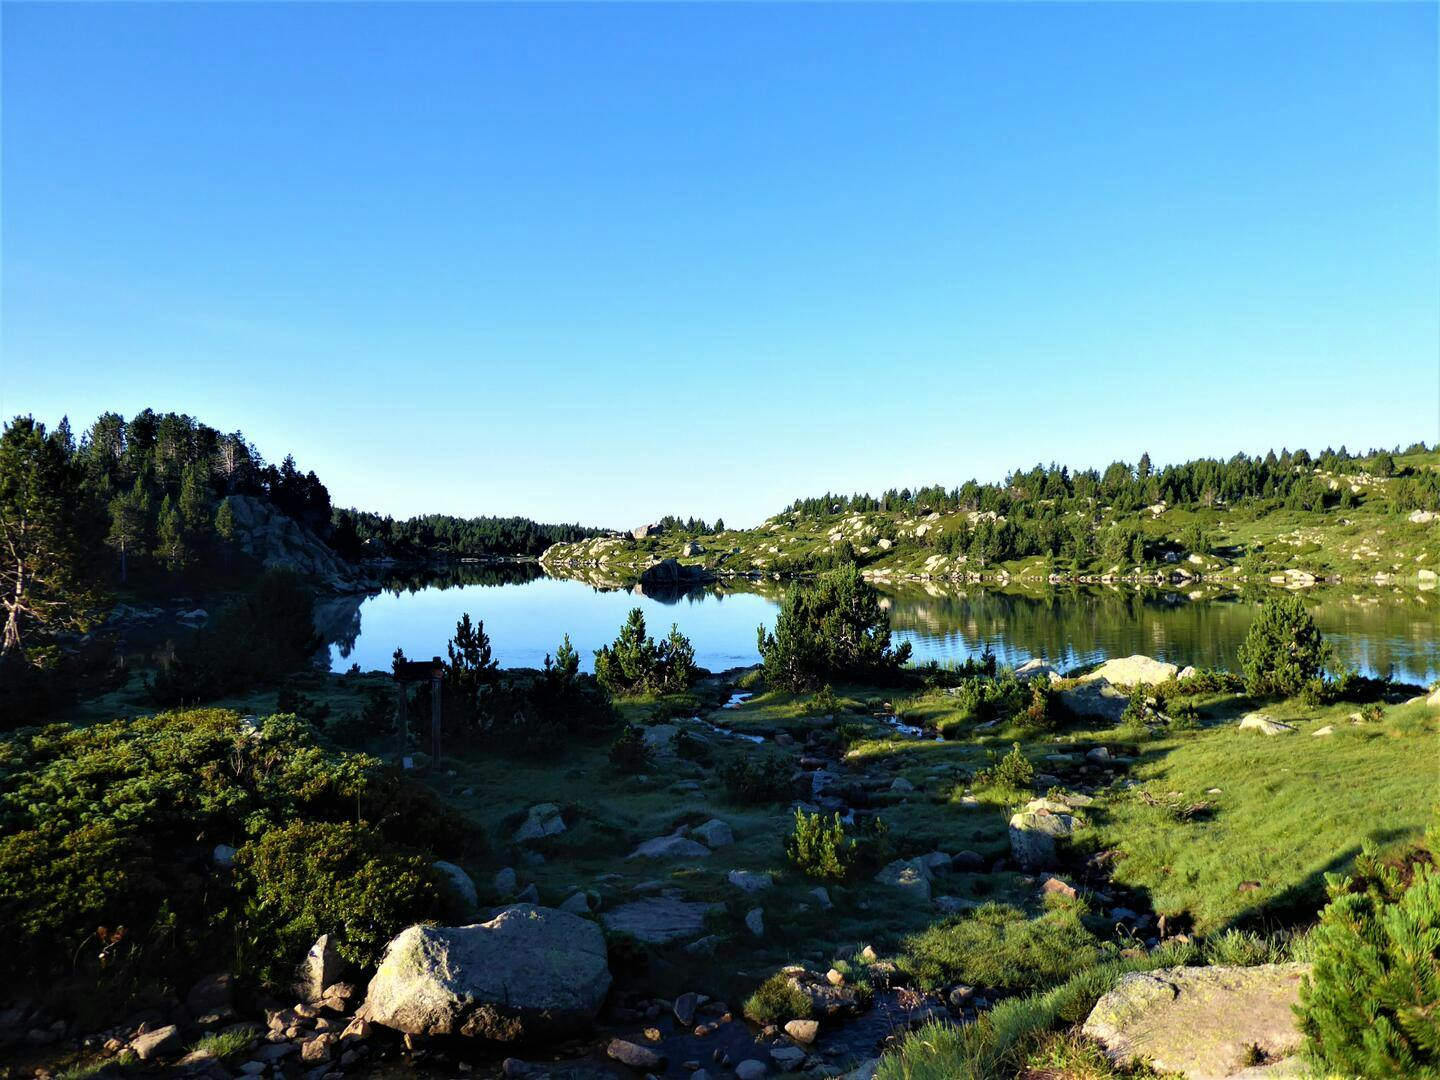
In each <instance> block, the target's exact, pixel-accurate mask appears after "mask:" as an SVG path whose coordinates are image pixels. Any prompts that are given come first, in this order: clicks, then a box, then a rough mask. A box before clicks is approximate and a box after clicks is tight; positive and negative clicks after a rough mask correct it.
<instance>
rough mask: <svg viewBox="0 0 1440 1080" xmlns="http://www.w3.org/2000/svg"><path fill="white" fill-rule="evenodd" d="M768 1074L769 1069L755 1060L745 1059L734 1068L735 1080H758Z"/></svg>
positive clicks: (761, 1062)
mask: <svg viewBox="0 0 1440 1080" xmlns="http://www.w3.org/2000/svg"><path fill="white" fill-rule="evenodd" d="M769 1073H770V1067H769V1066H768V1065H766V1064H765V1063H764V1062H763V1061H760V1060H758V1059H757V1058H746V1059H745V1060H744V1061H742V1062H739V1063H738V1064H737V1065H736V1066H735V1080H760V1078H761V1077H763V1076H768V1075H769Z"/></svg>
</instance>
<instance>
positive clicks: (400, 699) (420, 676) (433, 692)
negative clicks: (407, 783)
mask: <svg viewBox="0 0 1440 1080" xmlns="http://www.w3.org/2000/svg"><path fill="white" fill-rule="evenodd" d="M394 670H395V702H396V713H397V714H398V721H399V728H400V752H399V754H398V755H397V757H396V764H398V765H399V766H400V767H401V768H404V766H405V749H406V746H407V744H408V741H409V740H408V735H409V723H408V718H407V717H406V715H405V684H406V683H423V682H424V681H425V680H426V679H429V680H430V760H431V766H430V767H431V768H432V769H439V768H440V720H441V716H440V701H441V697H442V692H443V689H444V680H445V664H444V661H442V660H441V659H440V657H438V656H436V657H433V658H432V659H430V660H398V661H396V662H395V665H394Z"/></svg>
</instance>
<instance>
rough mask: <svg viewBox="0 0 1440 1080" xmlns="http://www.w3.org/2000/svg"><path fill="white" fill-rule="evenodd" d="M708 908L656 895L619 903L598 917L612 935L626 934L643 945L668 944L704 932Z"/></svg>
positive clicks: (704, 904)
mask: <svg viewBox="0 0 1440 1080" xmlns="http://www.w3.org/2000/svg"><path fill="white" fill-rule="evenodd" d="M711 910H712V905H710V904H706V903H702V902H699V901H685V900H680V899H678V898H675V897H668V896H656V897H647V898H646V899H644V900H635V901H632V902H631V903H628V904H621V905H620V906H618V907H616V908H612V909H611V910H609V911H606V912H604V913H602V914H601V916H600V921H601V922H602V923H604V924H605V928H606V929H607V930H610V931H611V932H613V933H618V934H629V935H630V936H631V937H633V938H635V939H636V940H637V941H643V942H645V943H646V944H647V945H668V944H669V943H670V942H672V941H678V940H680V939H681V938H693V937H695V936H696V935H697V934H699V933H700V932H701V931H702V930H704V929H705V917H706V916H707V915H709V914H710V912H711Z"/></svg>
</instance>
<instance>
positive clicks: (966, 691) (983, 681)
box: [947, 674, 1050, 734]
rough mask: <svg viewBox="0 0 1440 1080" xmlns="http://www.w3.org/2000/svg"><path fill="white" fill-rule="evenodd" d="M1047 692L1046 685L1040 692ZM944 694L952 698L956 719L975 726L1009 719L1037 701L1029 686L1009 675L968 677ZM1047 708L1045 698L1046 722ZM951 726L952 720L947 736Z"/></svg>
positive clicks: (1047, 701) (952, 726)
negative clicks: (969, 721) (967, 721)
mask: <svg viewBox="0 0 1440 1080" xmlns="http://www.w3.org/2000/svg"><path fill="white" fill-rule="evenodd" d="M1049 691H1050V687H1049V686H1048V685H1046V686H1044V687H1043V688H1040V690H1039V692H1040V693H1042V694H1047V695H1048V693H1049ZM947 693H949V695H950V696H951V697H953V698H954V699H955V708H956V710H957V711H958V712H959V713H960V717H959V718H958V719H960V720H971V721H974V722H977V723H981V722H985V721H989V720H1006V719H1009V718H1010V717H1012V716H1015V715H1016V714H1018V713H1021V712H1022V711H1024V710H1026V709H1028V708H1029V707H1030V706H1031V705H1034V704H1035V701H1036V698H1035V696H1034V690H1033V689H1032V687H1031V686H1030V685H1028V684H1027V683H1025V682H1023V681H1021V680H1020V679H1017V678H1015V676H1014V675H1010V674H1005V675H1000V676H985V675H972V676H968V677H966V678H964V679H961V680H960V682H959V683H957V684H956V685H955V686H953V687H951V688H950V689H949V690H948V691H947ZM1049 708H1050V700H1049V698H1048V697H1046V698H1045V700H1044V705H1043V711H1044V712H1045V714H1046V718H1047V722H1048V714H1049ZM954 727H955V724H954V722H953V721H952V723H950V724H947V733H950V732H951V731H954ZM955 733H956V734H958V732H955Z"/></svg>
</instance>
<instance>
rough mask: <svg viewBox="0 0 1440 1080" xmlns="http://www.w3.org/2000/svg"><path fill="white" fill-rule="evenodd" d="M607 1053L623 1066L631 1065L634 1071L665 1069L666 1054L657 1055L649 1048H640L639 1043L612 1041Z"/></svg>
mask: <svg viewBox="0 0 1440 1080" xmlns="http://www.w3.org/2000/svg"><path fill="white" fill-rule="evenodd" d="M605 1053H606V1054H607V1055H609V1056H610V1057H611V1058H613V1059H614V1060H615V1061H618V1062H620V1063H621V1064H622V1065H629V1066H630V1067H631V1068H632V1069H645V1070H654V1069H663V1068H664V1067H665V1055H664V1054H660V1053H656V1052H655V1051H654V1050H651V1049H650V1048H649V1047H646V1046H640V1045H639V1044H637V1043H632V1042H626V1041H625V1040H624V1039H611V1040H610V1045H609V1046H607V1047H606V1048H605Z"/></svg>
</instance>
